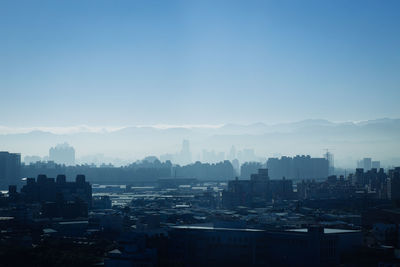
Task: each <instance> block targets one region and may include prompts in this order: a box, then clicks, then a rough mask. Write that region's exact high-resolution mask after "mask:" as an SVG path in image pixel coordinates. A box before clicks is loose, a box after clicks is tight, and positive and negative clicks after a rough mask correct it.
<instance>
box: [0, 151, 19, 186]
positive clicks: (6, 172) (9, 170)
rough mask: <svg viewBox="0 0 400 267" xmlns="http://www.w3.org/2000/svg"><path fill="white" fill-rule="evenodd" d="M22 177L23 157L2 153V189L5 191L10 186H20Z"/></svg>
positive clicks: (0, 169)
mask: <svg viewBox="0 0 400 267" xmlns="http://www.w3.org/2000/svg"><path fill="white" fill-rule="evenodd" d="M20 175H21V155H20V154H15V153H9V152H6V151H1V152H0V188H2V189H5V188H7V187H8V185H18V184H19V183H20V178H21V177H20Z"/></svg>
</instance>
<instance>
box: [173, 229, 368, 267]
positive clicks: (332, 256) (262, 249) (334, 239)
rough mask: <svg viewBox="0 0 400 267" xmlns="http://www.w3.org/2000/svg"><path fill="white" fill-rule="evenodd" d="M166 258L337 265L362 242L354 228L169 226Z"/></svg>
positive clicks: (196, 262)
mask: <svg viewBox="0 0 400 267" xmlns="http://www.w3.org/2000/svg"><path fill="white" fill-rule="evenodd" d="M169 237H170V241H169V242H170V244H169V246H168V248H169V250H168V257H169V259H170V260H174V261H173V262H174V263H175V264H176V265H179V266H207V265H212V266H337V265H339V264H340V263H341V261H342V259H343V257H344V256H345V255H346V254H351V253H354V252H355V251H357V249H358V248H359V246H361V245H362V233H361V231H358V230H342V229H328V228H325V229H324V228H323V227H309V228H304V229H294V230H288V231H276V232H275V231H264V230H260V229H232V228H215V227H212V226H190V225H187V226H185V225H183V226H173V227H172V229H171V231H170V233H169Z"/></svg>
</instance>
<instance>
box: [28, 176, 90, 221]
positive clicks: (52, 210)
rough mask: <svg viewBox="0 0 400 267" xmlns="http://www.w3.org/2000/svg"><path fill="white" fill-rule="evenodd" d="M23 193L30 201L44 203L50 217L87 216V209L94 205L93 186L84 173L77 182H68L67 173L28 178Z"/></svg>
mask: <svg viewBox="0 0 400 267" xmlns="http://www.w3.org/2000/svg"><path fill="white" fill-rule="evenodd" d="M21 195H22V198H23V199H24V200H25V201H26V202H28V203H36V202H37V203H42V209H43V212H44V214H48V215H49V217H57V215H58V216H60V215H63V216H64V217H68V218H71V217H79V216H85V214H86V216H87V209H88V208H91V206H92V186H91V185H90V183H88V182H86V180H85V176H84V175H77V176H76V180H75V182H67V181H66V177H65V175H58V176H57V179H54V178H47V176H46V175H44V174H42V175H39V176H38V177H37V179H36V181H35V178H27V181H26V185H25V186H23V187H22V189H21ZM50 215H52V216H50Z"/></svg>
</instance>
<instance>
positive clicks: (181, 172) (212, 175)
mask: <svg viewBox="0 0 400 267" xmlns="http://www.w3.org/2000/svg"><path fill="white" fill-rule="evenodd" d="M172 175H173V176H174V177H176V178H195V179H199V180H225V181H226V180H229V179H232V178H233V177H234V170H233V166H232V164H231V163H230V161H229V160H225V161H223V162H219V163H213V164H209V163H201V162H199V161H197V162H195V163H193V164H189V165H186V166H179V165H177V166H175V167H174V168H173V170H172Z"/></svg>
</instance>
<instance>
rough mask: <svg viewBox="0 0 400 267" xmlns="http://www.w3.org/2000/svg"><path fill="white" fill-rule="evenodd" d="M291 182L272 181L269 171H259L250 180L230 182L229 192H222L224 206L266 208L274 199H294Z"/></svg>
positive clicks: (283, 180) (284, 180)
mask: <svg viewBox="0 0 400 267" xmlns="http://www.w3.org/2000/svg"><path fill="white" fill-rule="evenodd" d="M293 197H294V195H293V184H292V181H291V180H286V179H282V180H270V179H269V176H268V169H258V172H257V173H256V174H252V175H251V177H250V180H239V179H237V178H236V179H235V180H232V181H229V182H228V188H227V190H224V191H223V192H222V201H223V205H224V206H225V207H227V208H232V207H237V206H264V205H265V203H266V202H268V201H271V200H272V199H292V198H293Z"/></svg>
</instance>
